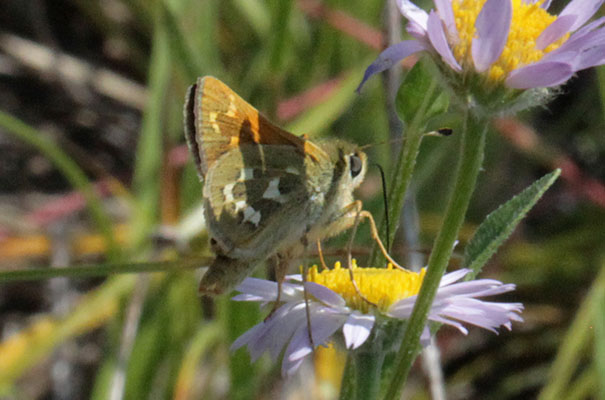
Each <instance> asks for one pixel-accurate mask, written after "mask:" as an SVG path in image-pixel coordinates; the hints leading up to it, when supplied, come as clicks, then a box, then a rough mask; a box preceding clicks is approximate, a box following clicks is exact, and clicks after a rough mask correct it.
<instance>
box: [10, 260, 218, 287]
mask: <svg viewBox="0 0 605 400" xmlns="http://www.w3.org/2000/svg"><path fill="white" fill-rule="evenodd" d="M210 261H211V260H206V259H196V260H178V261H160V262H148V263H144V262H140V263H123V264H122V263H119V264H90V265H80V266H77V267H64V268H28V269H18V270H10V271H0V283H5V282H13V281H34V280H41V279H49V278H57V277H64V278H89V277H93V276H107V275H112V274H129V273H142V272H175V271H183V270H187V269H195V268H199V267H200V266H201V265H207V264H209V262H210Z"/></svg>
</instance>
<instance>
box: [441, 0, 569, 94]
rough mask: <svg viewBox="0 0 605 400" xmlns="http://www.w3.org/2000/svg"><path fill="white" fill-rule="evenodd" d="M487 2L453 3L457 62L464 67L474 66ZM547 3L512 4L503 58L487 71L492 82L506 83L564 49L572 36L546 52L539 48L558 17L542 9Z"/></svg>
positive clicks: (520, 0)
mask: <svg viewBox="0 0 605 400" xmlns="http://www.w3.org/2000/svg"><path fill="white" fill-rule="evenodd" d="M485 1H486V0H453V1H452V9H453V10H454V18H455V20H456V28H457V30H458V35H459V40H458V41H457V43H453V52H454V57H456V60H457V61H458V62H459V63H460V64H461V65H463V66H465V67H468V66H470V65H473V64H472V56H471V42H472V40H473V38H474V37H476V35H477V34H476V31H475V20H476V19H477V16H479V12H481V9H482V8H483V4H485ZM542 2H543V1H538V2H536V3H534V4H526V3H525V2H523V0H512V5H513V7H512V8H513V16H512V21H511V25H510V31H509V33H508V40H507V41H506V45H505V46H504V50H503V51H502V54H501V55H500V58H499V59H498V60H497V61H496V62H495V63H494V64H493V65H492V66H491V67H490V68H489V70H488V71H487V76H488V79H489V80H490V81H492V82H501V81H503V80H504V79H505V78H506V77H507V76H508V74H509V73H510V72H511V71H512V70H514V69H516V68H519V67H522V66H524V65H528V64H531V63H534V62H536V61H539V60H540V59H542V57H544V55H545V54H547V53H549V52H551V51H553V50H555V49H556V48H558V47H559V46H561V45H562V44H563V43H564V42H565V41H566V40H567V38H568V37H569V33H568V34H566V35H564V36H563V37H562V38H560V39H559V40H557V41H556V42H554V43H551V44H550V45H548V46H547V47H546V48H545V49H543V50H538V49H537V48H536V39H538V37H539V36H540V34H541V33H542V31H544V29H546V28H547V27H548V26H549V25H550V24H551V23H553V22H554V21H555V20H556V19H557V17H556V16H554V15H550V14H549V13H548V12H547V11H546V10H545V9H543V8H541V7H540V4H542Z"/></svg>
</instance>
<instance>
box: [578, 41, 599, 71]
mask: <svg viewBox="0 0 605 400" xmlns="http://www.w3.org/2000/svg"><path fill="white" fill-rule="evenodd" d="M603 64H605V45H601V46H597V47H593V48H591V49H589V50H586V51H585V52H583V53H582V54H581V55H580V56H579V57H578V58H577V60H576V62H575V63H574V70H575V71H580V70H583V69H586V68H590V67H595V66H597V65H603Z"/></svg>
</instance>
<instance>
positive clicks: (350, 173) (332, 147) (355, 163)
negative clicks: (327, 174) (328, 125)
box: [321, 139, 368, 193]
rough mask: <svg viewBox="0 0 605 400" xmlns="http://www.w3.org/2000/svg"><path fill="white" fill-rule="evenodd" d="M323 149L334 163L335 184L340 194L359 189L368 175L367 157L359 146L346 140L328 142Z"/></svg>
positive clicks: (323, 144) (323, 143) (324, 143)
mask: <svg viewBox="0 0 605 400" xmlns="http://www.w3.org/2000/svg"><path fill="white" fill-rule="evenodd" d="M321 147H322V148H323V149H324V150H325V152H326V153H327V154H328V155H329V157H330V160H331V161H332V165H333V170H334V175H333V183H337V185H335V186H337V187H338V189H337V191H338V192H341V193H342V192H348V193H351V192H352V191H353V189H355V188H357V187H358V186H359V185H360V184H361V182H363V179H364V177H365V174H366V170H367V158H368V157H367V155H366V153H364V152H363V151H362V150H361V149H360V148H359V146H357V145H355V144H353V143H349V142H346V141H344V140H334V139H332V140H327V141H325V142H322V143H321Z"/></svg>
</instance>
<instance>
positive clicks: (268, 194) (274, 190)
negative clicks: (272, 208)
mask: <svg viewBox="0 0 605 400" xmlns="http://www.w3.org/2000/svg"><path fill="white" fill-rule="evenodd" d="M263 199H271V200H275V201H279V202H281V201H283V198H282V196H281V193H280V192H279V178H273V179H271V180H270V181H269V186H267V190H265V193H263Z"/></svg>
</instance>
